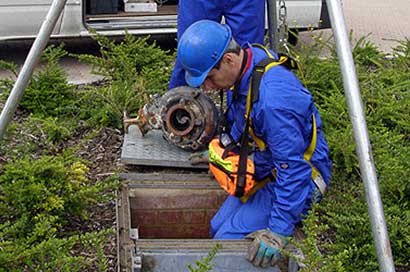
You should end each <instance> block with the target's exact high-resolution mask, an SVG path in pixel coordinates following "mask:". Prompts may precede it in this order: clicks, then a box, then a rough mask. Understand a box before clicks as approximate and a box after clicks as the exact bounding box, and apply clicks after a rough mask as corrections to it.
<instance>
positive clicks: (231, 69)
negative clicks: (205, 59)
mask: <svg viewBox="0 0 410 272" xmlns="http://www.w3.org/2000/svg"><path fill="white" fill-rule="evenodd" d="M236 70H237V69H235V65H234V62H233V60H232V59H231V56H228V54H226V55H225V56H224V57H223V59H222V61H221V65H220V67H219V69H215V68H214V69H212V70H211V71H210V72H209V73H208V76H207V77H206V79H205V81H204V83H203V84H202V87H203V89H204V90H206V91H209V90H219V89H223V90H226V89H229V88H230V87H231V86H232V85H234V83H235V82H236V78H237V71H236Z"/></svg>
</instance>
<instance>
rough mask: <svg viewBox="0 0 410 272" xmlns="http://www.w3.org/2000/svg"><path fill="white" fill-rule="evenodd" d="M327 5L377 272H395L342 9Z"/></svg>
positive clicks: (336, 2)
mask: <svg viewBox="0 0 410 272" xmlns="http://www.w3.org/2000/svg"><path fill="white" fill-rule="evenodd" d="M326 2H327V6H328V11H329V15H330V21H331V24H332V29H333V35H334V37H335V41H336V46H337V53H338V56H339V60H340V61H339V64H340V69H341V71H342V76H343V86H344V89H345V95H346V100H347V105H348V108H349V115H350V120H351V122H352V126H353V135H354V139H355V143H356V152H357V155H358V157H359V166H360V172H361V175H362V179H363V183H364V188H365V194H366V201H367V208H368V212H369V215H370V223H371V228H372V233H373V239H374V242H375V245H376V251H377V258H378V262H379V268H380V271H382V272H387V271H389V272H390V271H395V268H394V262H393V255H392V252H391V248H390V240H389V236H388V233H387V227H386V221H385V217H384V212H383V203H382V200H381V197H380V192H379V185H378V182H377V176H376V169H375V166H374V161H373V155H372V150H371V145H370V141H369V135H368V131H367V124H366V119H365V116H364V112H363V103H362V100H361V97H360V89H359V82H358V79H357V76H356V69H355V66H354V62H353V56H352V51H351V48H350V44H349V37H348V34H347V30H346V25H345V22H344V15H343V11H342V6H341V3H340V0H326Z"/></svg>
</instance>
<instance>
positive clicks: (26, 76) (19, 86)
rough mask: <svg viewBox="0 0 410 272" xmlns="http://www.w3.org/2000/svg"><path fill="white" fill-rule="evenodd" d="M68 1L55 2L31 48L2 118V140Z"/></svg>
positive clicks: (0, 119) (57, 0) (0, 133)
mask: <svg viewBox="0 0 410 272" xmlns="http://www.w3.org/2000/svg"><path fill="white" fill-rule="evenodd" d="M66 1H67V0H54V1H53V3H52V4H51V7H50V10H49V11H48V13H47V16H46V18H45V20H44V22H43V24H42V25H41V28H40V31H39V33H38V35H37V38H36V39H35V40H34V43H33V45H32V46H31V49H30V52H29V54H28V56H27V58H26V60H25V62H24V64H23V67H22V68H21V71H20V74H19V76H18V77H17V80H16V83H15V84H14V86H13V89H12V91H11V93H10V96H9V97H8V99H7V102H6V105H5V106H4V109H3V111H2V112H1V116H0V140H1V139H2V138H3V136H4V134H5V132H6V129H7V125H8V124H9V123H10V121H11V119H12V117H13V115H14V112H15V111H16V108H17V106H18V104H19V102H20V100H21V98H22V97H23V94H24V90H25V89H26V87H27V84H28V83H29V81H30V78H31V76H32V74H33V70H34V67H35V66H36V65H37V63H38V61H39V60H40V57H41V54H42V52H43V50H44V48H45V46H46V45H47V43H48V40H49V38H50V34H51V32H52V31H53V29H54V26H55V24H56V22H57V20H58V17H59V16H60V14H61V11H62V10H63V8H64V6H65V3H66Z"/></svg>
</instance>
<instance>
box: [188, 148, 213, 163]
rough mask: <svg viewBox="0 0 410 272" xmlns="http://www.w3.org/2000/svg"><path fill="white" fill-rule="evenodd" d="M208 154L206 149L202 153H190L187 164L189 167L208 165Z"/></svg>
mask: <svg viewBox="0 0 410 272" xmlns="http://www.w3.org/2000/svg"><path fill="white" fill-rule="evenodd" d="M208 157H209V152H208V149H207V150H204V151H202V152H195V153H192V154H191V155H190V156H189V157H188V160H189V163H190V164H191V165H198V164H208V163H209V158H208Z"/></svg>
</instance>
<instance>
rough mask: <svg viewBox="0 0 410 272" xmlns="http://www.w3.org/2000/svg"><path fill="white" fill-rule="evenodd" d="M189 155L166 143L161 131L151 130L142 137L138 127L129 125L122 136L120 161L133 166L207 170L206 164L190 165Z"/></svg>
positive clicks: (189, 153)
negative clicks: (126, 131)
mask: <svg viewBox="0 0 410 272" xmlns="http://www.w3.org/2000/svg"><path fill="white" fill-rule="evenodd" d="M190 155H192V152H189V151H185V150H183V149H181V148H178V147H176V146H174V145H172V144H170V143H169V142H167V141H166V140H165V139H164V138H163V136H162V131H161V130H152V131H149V132H148V133H147V134H146V135H145V136H142V135H141V132H140V131H139V129H138V127H137V126H136V125H131V126H129V128H128V133H127V134H125V136H124V143H123V146H122V153H121V161H122V162H123V163H125V164H128V165H135V166H160V167H178V168H196V169H208V165H207V164H199V165H191V164H190V162H189V156H190Z"/></svg>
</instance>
